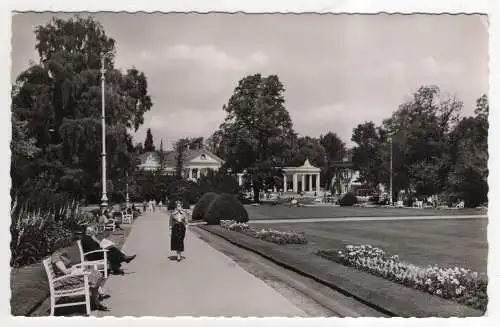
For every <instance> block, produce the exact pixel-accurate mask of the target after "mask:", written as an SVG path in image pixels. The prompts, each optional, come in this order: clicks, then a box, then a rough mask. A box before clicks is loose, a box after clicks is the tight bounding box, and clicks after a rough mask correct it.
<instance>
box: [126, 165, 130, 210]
mask: <svg viewBox="0 0 500 327" xmlns="http://www.w3.org/2000/svg"><path fill="white" fill-rule="evenodd" d="M126 182H127V184H126V190H127V193H126V195H125V205H126V207H127V209H128V208H129V198H128V171H127V180H126Z"/></svg>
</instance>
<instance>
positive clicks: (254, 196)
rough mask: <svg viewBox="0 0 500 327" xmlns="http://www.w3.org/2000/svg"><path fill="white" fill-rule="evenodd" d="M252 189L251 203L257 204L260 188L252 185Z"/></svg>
mask: <svg viewBox="0 0 500 327" xmlns="http://www.w3.org/2000/svg"><path fill="white" fill-rule="evenodd" d="M252 189H253V201H254V202H255V203H259V202H260V197H259V195H260V187H258V186H256V185H255V184H254V186H253V187H252Z"/></svg>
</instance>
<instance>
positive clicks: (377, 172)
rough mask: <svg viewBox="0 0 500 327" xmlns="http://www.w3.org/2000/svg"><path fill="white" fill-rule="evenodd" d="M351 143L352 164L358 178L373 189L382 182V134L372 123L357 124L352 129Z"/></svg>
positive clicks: (383, 168)
mask: <svg viewBox="0 0 500 327" xmlns="http://www.w3.org/2000/svg"><path fill="white" fill-rule="evenodd" d="M351 141H353V142H355V143H356V146H355V147H354V148H353V156H352V162H353V164H354V168H355V169H356V170H358V171H359V175H360V178H361V179H362V180H363V182H364V183H366V184H368V185H369V186H370V187H372V188H375V187H376V186H377V185H378V184H379V183H380V182H384V178H383V175H384V171H386V169H385V167H384V159H385V158H384V151H385V150H386V149H385V148H384V141H385V139H384V132H383V131H382V130H381V129H380V128H377V127H375V124H374V123H373V122H371V121H370V122H365V123H362V124H359V125H358V126H357V127H355V128H354V129H353V132H352V137H351Z"/></svg>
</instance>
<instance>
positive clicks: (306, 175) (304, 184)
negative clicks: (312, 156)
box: [283, 159, 321, 193]
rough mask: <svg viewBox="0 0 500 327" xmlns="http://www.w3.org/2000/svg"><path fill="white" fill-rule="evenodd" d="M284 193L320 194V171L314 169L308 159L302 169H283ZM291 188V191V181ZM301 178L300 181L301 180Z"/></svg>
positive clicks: (316, 168)
mask: <svg viewBox="0 0 500 327" xmlns="http://www.w3.org/2000/svg"><path fill="white" fill-rule="evenodd" d="M283 172H284V173H283V191H284V192H290V191H292V192H295V193H297V192H299V189H300V191H304V192H317V193H319V192H320V185H321V183H320V169H319V168H318V167H314V166H313V165H311V163H310V162H309V159H306V161H305V162H304V164H303V165H302V166H300V167H285V168H283ZM288 178H291V186H292V188H291V189H290V187H289V186H290V179H288ZM299 178H300V180H299Z"/></svg>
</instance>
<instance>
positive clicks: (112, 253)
mask: <svg viewBox="0 0 500 327" xmlns="http://www.w3.org/2000/svg"><path fill="white" fill-rule="evenodd" d="M82 249H83V252H90V251H95V250H99V249H101V241H100V240H99V239H98V238H97V236H96V231H95V228H94V227H92V226H87V228H86V229H85V235H83V237H82ZM106 249H107V250H108V261H109V264H110V267H111V271H112V272H113V273H114V274H121V275H123V274H124V272H123V270H122V269H121V264H122V262H125V263H129V262H130V261H132V260H134V258H135V255H126V254H125V253H124V252H123V251H122V250H120V249H118V248H117V247H116V246H114V245H112V246H109V247H107V248H106ZM88 259H89V260H91V261H93V260H102V259H103V254H102V253H91V254H89V255H88Z"/></svg>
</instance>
